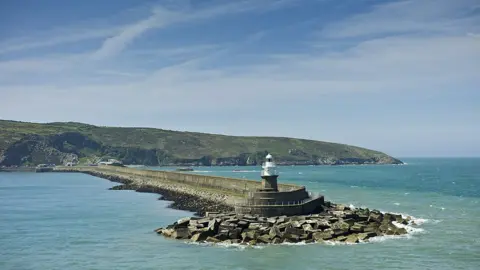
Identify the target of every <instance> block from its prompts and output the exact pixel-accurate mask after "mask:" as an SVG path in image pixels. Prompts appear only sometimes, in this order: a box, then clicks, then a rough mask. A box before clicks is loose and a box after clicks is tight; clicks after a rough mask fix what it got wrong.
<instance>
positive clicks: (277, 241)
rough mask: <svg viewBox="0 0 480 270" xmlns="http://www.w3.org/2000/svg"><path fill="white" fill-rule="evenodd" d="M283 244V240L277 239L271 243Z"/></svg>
mask: <svg viewBox="0 0 480 270" xmlns="http://www.w3.org/2000/svg"><path fill="white" fill-rule="evenodd" d="M282 242H283V241H282V239H281V238H279V237H275V238H273V239H272V242H271V243H272V244H281V243H282Z"/></svg>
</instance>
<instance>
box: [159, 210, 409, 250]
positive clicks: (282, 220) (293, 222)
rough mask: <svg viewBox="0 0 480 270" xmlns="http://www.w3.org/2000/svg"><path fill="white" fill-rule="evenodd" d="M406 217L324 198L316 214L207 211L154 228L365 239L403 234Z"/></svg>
mask: <svg viewBox="0 0 480 270" xmlns="http://www.w3.org/2000/svg"><path fill="white" fill-rule="evenodd" d="M408 224H409V219H408V218H406V219H405V218H403V217H402V216H401V215H395V214H390V213H385V214H383V213H381V212H380V211H378V210H372V211H370V210H369V209H351V208H349V207H347V206H344V205H335V204H331V203H329V202H327V203H326V204H325V209H324V210H323V211H322V212H320V213H316V214H309V215H296V216H274V217H261V216H258V215H249V214H245V215H243V214H236V213H234V212H232V213H207V215H206V216H205V217H187V218H183V219H180V220H178V221H177V222H175V223H173V224H171V225H169V226H167V227H166V228H158V229H156V230H155V232H157V233H158V234H161V235H163V236H165V237H167V238H173V239H180V240H188V241H193V242H212V243H219V242H223V243H227V244H245V245H256V244H281V243H298V242H305V243H313V242H324V241H334V242H345V243H350V244H354V243H358V242H366V241H368V239H370V238H372V237H376V236H382V235H402V234H406V233H407V230H406V229H405V225H408Z"/></svg>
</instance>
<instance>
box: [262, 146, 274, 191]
mask: <svg viewBox="0 0 480 270" xmlns="http://www.w3.org/2000/svg"><path fill="white" fill-rule="evenodd" d="M261 177H262V191H278V186H277V178H278V172H277V166H276V165H275V161H273V157H272V155H271V154H268V155H267V156H266V157H265V163H263V165H262V173H261Z"/></svg>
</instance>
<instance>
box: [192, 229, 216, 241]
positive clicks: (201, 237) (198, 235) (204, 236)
mask: <svg viewBox="0 0 480 270" xmlns="http://www.w3.org/2000/svg"><path fill="white" fill-rule="evenodd" d="M210 236H213V235H212V232H211V231H204V232H199V233H196V234H194V235H193V236H192V238H190V240H192V241H193V242H198V241H205V240H207V238H208V237H210Z"/></svg>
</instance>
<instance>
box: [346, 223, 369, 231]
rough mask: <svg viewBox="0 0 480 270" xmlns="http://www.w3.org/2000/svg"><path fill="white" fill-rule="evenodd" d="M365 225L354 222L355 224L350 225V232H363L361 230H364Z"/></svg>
mask: <svg viewBox="0 0 480 270" xmlns="http://www.w3.org/2000/svg"><path fill="white" fill-rule="evenodd" d="M366 227H367V226H365V225H362V224H358V223H355V224H353V226H352V227H350V230H351V231H352V232H356V233H359V232H363V230H364V229H365V228H366Z"/></svg>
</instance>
